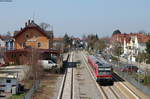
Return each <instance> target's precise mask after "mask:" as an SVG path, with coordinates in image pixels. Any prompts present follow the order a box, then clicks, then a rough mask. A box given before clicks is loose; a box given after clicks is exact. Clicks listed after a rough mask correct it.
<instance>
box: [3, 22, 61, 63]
mask: <svg viewBox="0 0 150 99" xmlns="http://www.w3.org/2000/svg"><path fill="white" fill-rule="evenodd" d="M13 39H14V44H13V46H14V49H13V50H7V52H6V58H5V61H6V62H7V63H8V64H18V65H22V64H30V63H31V62H32V57H33V55H32V54H33V52H35V51H36V55H39V56H40V57H42V56H45V57H49V55H50V54H48V53H56V54H57V53H58V52H56V51H55V52H54V51H52V50H51V48H52V46H53V45H52V43H53V31H46V30H43V29H42V28H41V27H40V26H39V25H37V24H36V23H35V22H34V21H33V20H32V21H31V20H28V22H26V23H25V27H24V28H21V29H20V30H19V31H15V32H14V36H13Z"/></svg>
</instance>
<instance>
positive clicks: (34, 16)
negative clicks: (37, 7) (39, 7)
mask: <svg viewBox="0 0 150 99" xmlns="http://www.w3.org/2000/svg"><path fill="white" fill-rule="evenodd" d="M34 18H35V12H33V20H34Z"/></svg>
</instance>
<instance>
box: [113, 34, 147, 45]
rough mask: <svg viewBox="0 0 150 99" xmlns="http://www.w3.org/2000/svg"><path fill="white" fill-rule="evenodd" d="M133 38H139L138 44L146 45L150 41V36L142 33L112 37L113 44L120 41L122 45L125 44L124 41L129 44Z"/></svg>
mask: <svg viewBox="0 0 150 99" xmlns="http://www.w3.org/2000/svg"><path fill="white" fill-rule="evenodd" d="M132 36H137V39H138V42H140V43H146V42H147V41H148V40H150V36H148V35H144V34H142V33H130V34H125V33H124V34H116V35H113V36H112V37H111V42H113V41H119V42H121V43H123V42H124V40H125V41H126V42H127V43H128V42H130V39H131V37H132Z"/></svg>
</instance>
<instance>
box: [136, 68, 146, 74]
mask: <svg viewBox="0 0 150 99" xmlns="http://www.w3.org/2000/svg"><path fill="white" fill-rule="evenodd" d="M137 73H139V74H145V71H144V70H142V69H138V70H137Z"/></svg>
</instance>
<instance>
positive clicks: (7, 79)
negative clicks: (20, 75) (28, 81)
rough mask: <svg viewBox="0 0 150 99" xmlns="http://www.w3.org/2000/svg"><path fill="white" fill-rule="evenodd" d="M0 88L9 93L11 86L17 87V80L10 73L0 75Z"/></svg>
mask: <svg viewBox="0 0 150 99" xmlns="http://www.w3.org/2000/svg"><path fill="white" fill-rule="evenodd" d="M0 76H1V77H0V90H1V91H3V92H9V93H11V91H12V87H16V88H18V80H17V78H16V77H13V76H12V75H11V76H10V75H9V76H8V75H6V74H4V75H2V74H1V75H0Z"/></svg>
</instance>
